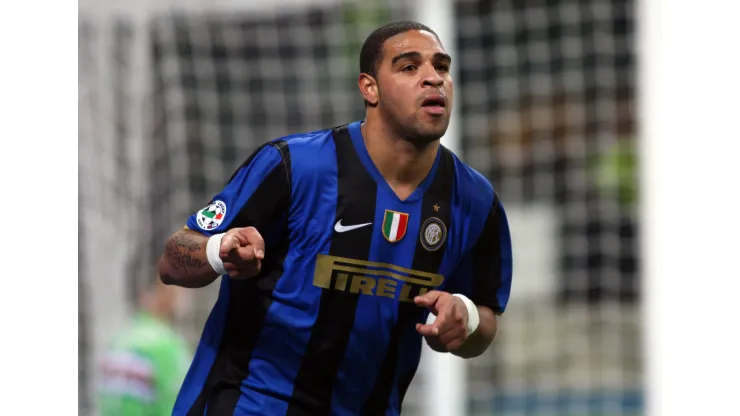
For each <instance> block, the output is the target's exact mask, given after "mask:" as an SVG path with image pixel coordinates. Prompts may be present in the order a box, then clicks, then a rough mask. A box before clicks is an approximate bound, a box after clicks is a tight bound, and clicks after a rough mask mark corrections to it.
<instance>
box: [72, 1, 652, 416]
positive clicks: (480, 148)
mask: <svg viewBox="0 0 740 416" xmlns="http://www.w3.org/2000/svg"><path fill="white" fill-rule="evenodd" d="M260 3H267V2H257V1H254V0H243V1H224V0H221V1H216V2H209V1H205V0H187V1H181V2H177V3H176V4H175V2H168V1H167V0H160V1H158V2H152V1H146V2H145V1H132V2H127V3H125V4H123V3H121V4H118V5H115V4H109V3H107V2H104V1H102V0H81V1H80V2H79V11H80V14H79V94H80V95H79V132H80V133H79V134H80V137H79V143H80V145H79V160H80V166H79V172H80V196H79V206H80V215H79V221H80V223H79V241H80V251H79V256H80V258H79V264H80V279H79V295H80V296H79V298H80V301H79V302H80V303H79V363H80V364H79V370H80V378H79V391H80V396H79V407H80V414H83V415H88V414H95V411H94V408H95V394H94V392H95V388H96V377H97V375H96V372H95V370H96V363H97V362H98V360H99V357H100V354H101V352H102V349H103V347H104V346H105V343H106V342H107V340H108V339H109V337H110V336H111V335H112V334H113V333H114V332H115V331H116V330H117V329H118V328H120V326H121V325H122V324H123V323H124V322H125V321H126V319H127V317H128V316H129V315H130V314H131V313H132V311H133V309H134V293H135V291H136V290H137V288H139V287H141V286H142V285H144V284H145V283H146V281H147V279H150V278H151V276H152V273H153V271H154V265H155V262H156V258H157V256H158V254H159V253H160V252H161V249H162V245H163V241H164V239H165V238H166V237H167V235H169V234H170V233H171V232H172V231H173V230H175V229H177V228H178V227H180V226H181V225H182V224H183V222H184V221H185V219H186V218H187V216H188V215H190V214H191V213H192V212H193V211H194V210H197V209H198V208H201V207H202V206H203V205H204V204H205V203H206V202H207V200H208V198H209V197H210V196H211V194H213V193H214V192H216V191H217V190H218V189H219V188H220V187H221V186H222V185H223V184H224V182H225V180H226V179H227V178H228V177H229V175H230V174H231V173H232V172H233V170H234V169H235V168H236V167H237V166H238V165H239V164H240V163H241V162H242V160H243V159H244V158H245V157H246V156H247V155H248V154H249V153H251V151H252V149H254V148H256V147H257V146H258V145H259V144H260V143H261V142H263V141H266V140H269V139H270V138H273V137H277V136H281V135H286V134H290V133H294V132H300V131H308V130H315V129H320V128H326V127H330V126H334V125H338V124H343V123H346V122H348V121H352V120H356V119H360V118H361V117H362V114H363V107H362V101H361V100H360V99H359V96H358V93H357V90H356V86H355V81H356V76H357V67H358V52H359V46H360V45H361V43H362V41H363V40H364V38H365V37H366V36H367V35H368V34H369V32H370V31H371V30H372V29H373V28H375V27H377V26H378V25H381V24H383V23H385V22H387V21H389V20H395V19H404V18H414V17H415V13H416V10H417V8H418V7H420V6H419V4H422V6H421V7H423V3H417V2H411V1H408V0H407V1H377V0H376V1H369V0H368V1H363V2H356V1H338V0H332V1H329V0H314V1H310V2H298V1H285V0H284V3H285V4H278V3H281V2H269V3H270V5H269V6H268V5H266V4H260ZM633 7H634V4H633V2H632V1H616V0H592V1H577V0H558V1H553V0H528V1H514V0H509V1H497V2H488V1H469V0H458V1H455V2H454V14H453V15H452V16H450V19H451V21H452V23H453V26H452V27H453V29H454V33H455V37H456V43H455V45H454V50H455V56H454V57H453V58H454V65H455V67H456V71H457V78H456V80H455V81H456V105H457V106H458V109H459V116H460V118H459V120H458V122H459V126H460V132H461V142H460V144H459V149H460V153H461V156H462V157H463V159H464V160H465V161H467V162H468V163H469V164H471V165H472V166H473V167H474V168H476V169H478V170H479V171H481V172H482V173H483V174H485V175H486V176H488V177H489V178H490V179H491V180H492V182H493V184H494V186H495V187H496V188H497V190H498V192H499V194H500V195H501V197H502V199H503V201H504V202H505V203H506V205H507V210H508V212H509V215H510V217H511V218H510V219H511V227H512V234H513V239H514V250H515V251H514V255H515V280H514V286H513V289H512V299H511V302H510V305H509V309H508V311H507V314H506V315H505V316H504V317H503V318H502V320H501V321H502V324H501V326H502V329H501V332H500V335H499V338H498V339H497V341H496V345H495V347H494V348H491V350H490V351H489V352H488V353H487V354H486V355H485V356H483V357H479V358H477V359H474V360H469V361H468V362H467V363H466V368H467V396H468V397H467V409H466V410H465V412H464V413H461V414H470V415H494V414H495V415H504V414H506V415H509V414H511V415H514V414H528V415H636V414H640V413H641V411H642V377H641V375H642V371H641V368H642V362H641V354H640V348H639V344H640V335H641V334H640V328H639V323H640V319H639V310H638V302H637V300H638V296H639V293H638V288H639V284H638V280H637V279H638V278H639V259H638V258H637V253H638V251H639V250H638V248H637V246H636V243H637V239H636V230H637V228H638V223H637V218H636V213H635V206H634V198H635V195H636V191H637V190H636V189H635V184H636V179H635V171H634V154H633V148H634V141H635V137H634V132H635V125H634V122H635V120H634V102H633V99H634V96H635V93H634V84H635V83H634V46H633V45H634V43H633V31H634V29H633V25H634V18H633V14H634V10H633ZM213 289H215V288H209V289H206V290H201V291H198V292H190V293H189V296H190V298H189V299H188V302H187V305H188V307H185V308H183V309H182V310H181V311H179V314H178V319H177V328H178V329H179V330H180V331H181V332H182V333H183V334H184V335H185V336H186V337H187V339H188V340H190V341H191V342H192V343H195V342H196V341H197V338H198V336H199V335H200V331H201V329H202V326H203V323H204V321H205V318H206V315H207V313H208V311H209V310H210V307H211V305H212V303H213V301H214V299H215V290H213ZM426 368H428V367H424V366H422V369H420V371H419V373H418V376H417V378H416V380H415V381H414V383H413V384H412V387H411V389H410V391H409V393H408V395H407V400H406V403H405V405H404V414H409V415H417V414H423V413H422V412H423V409H424V407H423V406H424V403H425V401H427V400H428V397H426V396H425V395H427V394H428V390H425V386H426V385H427V384H428V380H429V377H431V375H430V374H429V372H427V371H424V370H425V369H426ZM436 376H437V377H439V376H440V375H439V374H437V375H436Z"/></svg>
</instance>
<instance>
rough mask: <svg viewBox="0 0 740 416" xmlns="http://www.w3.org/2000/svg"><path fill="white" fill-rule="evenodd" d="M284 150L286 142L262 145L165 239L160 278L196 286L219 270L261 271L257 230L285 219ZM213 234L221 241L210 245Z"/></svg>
mask: <svg viewBox="0 0 740 416" xmlns="http://www.w3.org/2000/svg"><path fill="white" fill-rule="evenodd" d="M288 152H289V150H288V148H287V146H286V145H284V144H282V145H281V144H275V143H269V144H265V145H264V146H261V147H260V148H259V149H257V150H256V151H255V152H254V153H253V154H252V155H251V156H250V157H249V158H248V159H247V160H246V161H245V162H244V163H243V164H242V165H241V166H240V167H239V169H238V170H237V171H236V173H234V175H233V176H232V178H231V179H230V180H229V183H228V184H227V185H226V187H225V188H224V189H222V190H221V192H219V193H218V194H217V195H215V196H214V197H213V198H212V199H211V202H210V203H209V204H208V205H207V206H206V207H205V208H203V209H201V210H199V211H197V212H196V213H194V214H193V215H191V216H190V217H189V218H188V221H187V225H186V227H185V228H184V229H182V230H179V231H177V232H175V233H174V234H172V235H171V236H170V237H169V238H168V239H167V243H166V245H165V249H164V254H163V255H162V257H161V258H160V260H159V267H158V268H159V274H160V278H161V279H162V282H164V283H166V284H174V285H177V286H182V287H187V288H199V287H203V286H207V285H209V284H211V283H212V282H213V281H214V280H216V278H217V277H219V271H225V273H224V274H228V275H229V276H231V277H234V278H248V277H251V276H253V275H254V274H256V273H258V272H259V271H260V268H261V260H262V259H263V257H264V256H265V255H266V253H265V242H264V240H263V239H262V236H261V235H260V233H262V232H269V231H271V230H273V229H274V228H275V227H276V226H279V225H281V224H283V223H284V221H285V218H286V216H287V212H288V208H289V204H290V168H289V166H290V164H289V163H286V159H287V160H289V157H290V156H289V153H288ZM216 235H219V236H220V237H219V238H220V241H219V240H215V239H214V241H212V242H211V243H212V244H211V245H208V242H209V239H210V238H211V237H213V236H216ZM221 235H222V236H221ZM217 243H218V244H217ZM209 252H210V257H209V256H208V254H209ZM209 259H210V260H209ZM219 263H222V264H221V265H220V266H219Z"/></svg>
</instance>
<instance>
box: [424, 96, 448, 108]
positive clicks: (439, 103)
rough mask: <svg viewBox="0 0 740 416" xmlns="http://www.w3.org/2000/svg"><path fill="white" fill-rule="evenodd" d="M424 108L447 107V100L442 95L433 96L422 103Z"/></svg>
mask: <svg viewBox="0 0 740 416" xmlns="http://www.w3.org/2000/svg"><path fill="white" fill-rule="evenodd" d="M421 106H422V107H440V108H444V107H445V106H446V103H445V99H444V98H443V97H442V96H441V95H433V96H430V97H427V98H426V99H425V100H424V101H423V102H422V103H421Z"/></svg>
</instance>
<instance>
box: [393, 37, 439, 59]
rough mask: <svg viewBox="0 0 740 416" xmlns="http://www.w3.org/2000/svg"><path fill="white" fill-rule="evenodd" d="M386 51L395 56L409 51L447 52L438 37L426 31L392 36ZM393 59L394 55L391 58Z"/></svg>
mask: <svg viewBox="0 0 740 416" xmlns="http://www.w3.org/2000/svg"><path fill="white" fill-rule="evenodd" d="M384 49H385V51H386V52H388V53H390V54H394V55H395V54H398V53H402V52H408V51H416V52H421V53H425V52H426V53H436V52H445V50H444V48H443V47H442V44H441V43H440V42H439V40H438V39H437V37H436V36H434V34H433V33H431V32H427V31H426V30H409V31H407V32H403V33H399V34H397V35H395V36H392V37H390V38H388V40H387V41H386V42H385V45H384ZM392 57H393V55H392V56H390V57H389V58H392Z"/></svg>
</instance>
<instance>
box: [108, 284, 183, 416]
mask: <svg viewBox="0 0 740 416" xmlns="http://www.w3.org/2000/svg"><path fill="white" fill-rule="evenodd" d="M182 291H183V289H181V288H177V287H174V286H167V285H164V284H163V283H162V282H161V281H160V279H159V277H158V276H157V277H156V279H154V280H152V281H151V282H149V284H148V285H147V286H146V287H145V288H144V289H143V290H141V291H140V293H139V307H138V309H137V310H136V311H135V313H134V314H133V316H132V317H131V319H130V321H129V322H128V323H127V324H126V325H125V327H123V328H122V329H121V330H120V331H119V332H118V333H117V334H116V335H115V336H114V337H113V339H112V340H111V342H110V346H109V348H108V350H107V351H106V353H105V355H104V356H103V360H102V363H101V366H100V376H99V393H98V394H99V404H100V415H101V416H164V415H170V414H172V408H173V406H174V404H175V399H176V398H177V393H178V391H179V389H180V385H181V384H182V381H183V379H184V378H185V374H186V373H187V370H188V366H189V365H190V360H191V359H192V354H191V349H190V347H189V346H188V344H187V342H186V341H185V339H184V338H183V337H182V336H181V335H180V334H179V333H178V332H177V331H176V330H175V329H174V328H173V325H172V323H173V319H174V316H175V310H176V306H177V303H178V297H179V296H180V295H182V293H181V292H182Z"/></svg>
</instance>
